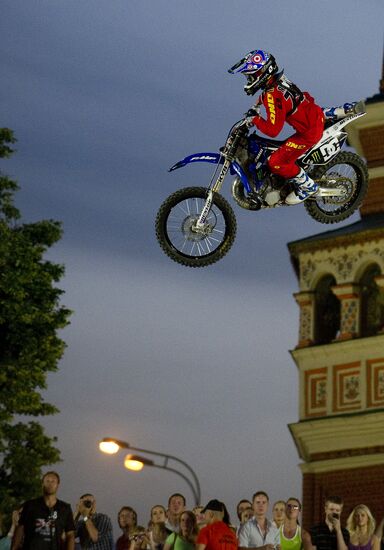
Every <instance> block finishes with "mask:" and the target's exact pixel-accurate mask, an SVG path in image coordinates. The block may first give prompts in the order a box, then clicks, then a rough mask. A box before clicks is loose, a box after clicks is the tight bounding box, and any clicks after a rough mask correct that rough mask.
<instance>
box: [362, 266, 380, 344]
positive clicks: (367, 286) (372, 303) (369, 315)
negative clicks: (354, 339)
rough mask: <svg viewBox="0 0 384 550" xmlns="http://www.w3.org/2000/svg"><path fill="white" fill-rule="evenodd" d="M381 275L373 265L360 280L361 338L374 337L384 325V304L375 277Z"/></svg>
mask: <svg viewBox="0 0 384 550" xmlns="http://www.w3.org/2000/svg"><path fill="white" fill-rule="evenodd" d="M378 275H380V268H379V266H378V265H377V264H372V265H370V266H369V267H367V269H366V270H365V271H364V273H363V275H362V277H361V279H360V291H361V302H360V303H361V307H360V311H361V325H360V326H361V331H360V333H361V336H373V335H374V334H377V333H378V332H379V330H380V329H381V328H382V327H383V325H384V303H383V298H382V295H381V294H380V289H379V287H378V286H377V284H376V283H375V277H377V276H378Z"/></svg>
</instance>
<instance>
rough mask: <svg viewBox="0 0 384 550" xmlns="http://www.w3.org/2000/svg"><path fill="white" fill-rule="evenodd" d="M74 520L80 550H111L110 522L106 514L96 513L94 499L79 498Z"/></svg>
mask: <svg viewBox="0 0 384 550" xmlns="http://www.w3.org/2000/svg"><path fill="white" fill-rule="evenodd" d="M74 519H75V526H76V537H78V539H79V541H80V548H81V549H83V548H92V550H113V536H112V522H111V520H110V518H109V517H108V516H107V515H106V514H100V513H99V512H96V499H95V497H94V496H93V495H92V494H90V493H86V494H85V495H82V496H81V497H80V500H79V502H78V503H77V506H76V512H75V516H74Z"/></svg>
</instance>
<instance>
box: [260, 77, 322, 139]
mask: <svg viewBox="0 0 384 550" xmlns="http://www.w3.org/2000/svg"><path fill="white" fill-rule="evenodd" d="M259 103H260V104H261V103H262V104H263V105H264V107H265V109H266V112H267V120H264V119H263V118H261V117H260V116H256V117H255V118H254V119H253V120H252V122H253V124H254V125H255V126H256V127H257V128H258V129H259V130H260V131H261V132H263V134H266V135H267V136H270V137H276V136H277V135H278V134H279V133H280V132H281V130H282V128H283V126H284V123H285V122H287V123H288V124H290V126H292V127H293V128H294V129H295V130H296V133H297V134H301V135H303V134H304V135H305V136H308V137H309V138H310V137H311V133H312V132H313V133H317V132H318V121H319V118H322V116H323V112H322V109H321V107H319V106H318V105H316V103H315V101H314V99H313V97H312V96H311V95H310V94H309V93H308V92H301V91H300V90H299V88H298V87H297V86H296V85H295V84H293V83H292V82H291V81H290V80H288V78H286V77H285V76H282V77H280V79H279V80H278V81H277V82H275V83H274V84H273V86H272V87H270V88H267V89H266V90H265V91H264V92H263V93H262V94H261V96H260V98H259Z"/></svg>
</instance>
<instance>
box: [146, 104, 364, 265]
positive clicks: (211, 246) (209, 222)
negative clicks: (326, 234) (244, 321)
mask: <svg viewBox="0 0 384 550" xmlns="http://www.w3.org/2000/svg"><path fill="white" fill-rule="evenodd" d="M364 114H365V111H364V104H363V103H362V102H359V103H355V104H352V107H351V110H350V111H349V112H347V113H345V115H344V116H343V118H342V119H341V120H335V119H330V120H328V121H327V123H326V125H325V130H324V133H323V135H322V138H321V139H320V141H319V142H318V143H317V144H316V145H314V146H313V147H312V148H311V149H310V150H309V151H307V152H305V153H304V154H303V155H302V157H300V158H299V160H298V161H297V163H298V164H299V165H300V166H301V167H302V168H303V169H304V170H305V171H306V172H307V173H308V174H309V175H310V176H311V178H312V179H313V180H314V181H315V182H316V183H317V184H318V186H319V190H318V192H317V193H316V194H315V195H312V196H311V197H309V198H308V199H307V200H306V201H305V202H304V206H305V208H306V210H307V212H308V214H309V215H310V216H312V218H314V219H315V220H316V221H318V222H321V223H336V222H340V221H341V220H345V219H346V218H348V217H349V216H351V214H352V213H353V212H354V211H355V210H356V209H357V208H358V207H359V206H360V204H361V203H362V201H363V199H364V196H365V194H366V192H367V187H368V171H367V168H366V164H365V162H364V161H363V160H362V159H361V158H360V157H359V156H358V155H357V154H355V153H351V152H345V151H343V152H341V148H342V146H343V144H344V143H345V141H346V139H347V134H346V132H345V131H343V128H344V127H345V126H346V125H347V124H349V123H350V122H351V121H353V120H355V119H357V118H359V117H361V116H363V115H364ZM244 120H245V119H241V120H240V121H239V122H237V123H236V124H234V126H232V128H231V130H230V132H229V134H228V137H227V140H226V142H225V145H224V146H223V147H222V148H221V149H220V152H219V153H197V154H194V155H189V156H187V157H185V158H184V159H183V160H181V161H179V162H177V163H176V164H175V165H173V166H172V167H171V168H170V172H173V171H174V170H177V169H179V168H182V167H184V166H187V165H188V164H192V163H194V162H207V163H211V164H216V170H215V173H214V174H213V177H212V179H211V181H210V184H209V186H208V187H186V188H184V189H180V190H179V191H176V192H175V193H173V194H172V195H170V196H169V197H168V198H167V199H166V200H165V201H164V202H163V204H162V205H161V207H160V209H159V211H158V214H157V217H156V236H157V239H158V242H159V244H160V246H161V248H162V249H163V250H164V252H165V253H166V254H167V255H168V256H169V257H170V258H172V260H174V261H175V262H178V263H180V264H183V265H186V266H189V267H204V266H207V265H210V264H213V263H214V262H217V261H218V260H220V259H221V258H222V257H223V256H224V255H225V254H226V253H227V252H228V250H229V249H230V248H231V246H232V244H233V241H234V239H235V236H236V217H235V214H234V212H233V210H232V207H231V206H230V204H229V203H228V201H227V200H226V199H225V198H224V197H223V196H222V195H220V190H221V187H222V185H223V182H224V179H225V177H226V175H227V174H228V172H229V173H230V174H232V175H233V176H235V179H234V181H233V183H232V196H233V198H234V200H235V202H236V203H237V204H238V205H239V206H241V208H244V209H246V210H251V211H257V210H260V209H263V208H276V207H278V206H287V205H286V204H285V198H286V197H287V196H288V194H289V193H290V192H291V191H292V189H293V188H292V184H291V183H290V182H288V181H286V180H283V179H282V178H280V177H279V176H276V175H273V174H271V173H270V172H269V171H268V169H267V160H268V157H269V156H270V155H271V154H272V153H273V152H274V151H276V149H278V148H279V147H280V146H281V145H282V143H283V142H282V141H281V142H280V141H277V140H271V139H266V138H263V137H261V136H258V135H257V134H256V133H254V132H253V133H251V134H249V133H248V130H247V127H246V126H245V125H244Z"/></svg>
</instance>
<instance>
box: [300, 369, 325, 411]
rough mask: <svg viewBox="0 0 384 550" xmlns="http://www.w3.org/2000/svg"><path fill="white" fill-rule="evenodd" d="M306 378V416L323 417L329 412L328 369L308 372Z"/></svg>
mask: <svg viewBox="0 0 384 550" xmlns="http://www.w3.org/2000/svg"><path fill="white" fill-rule="evenodd" d="M304 378H305V381H304V391H305V396H304V400H305V416H306V417H312V416H323V415H324V414H326V411H327V368H326V367H324V368H320V369H314V370H307V371H305V374H304Z"/></svg>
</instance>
